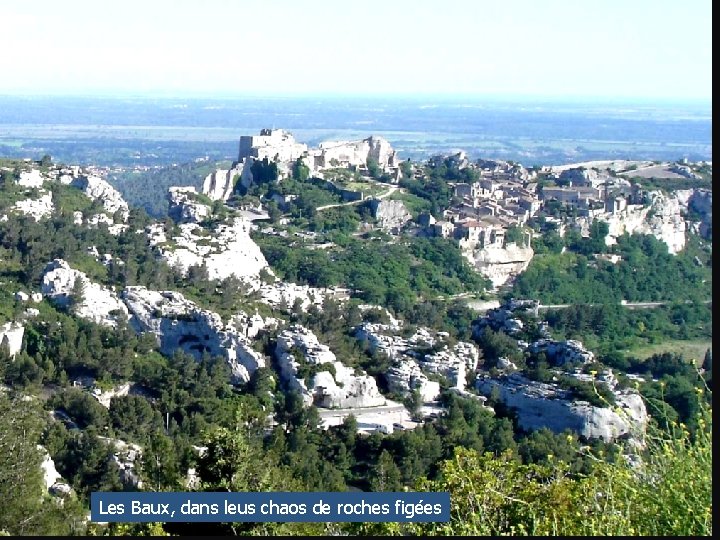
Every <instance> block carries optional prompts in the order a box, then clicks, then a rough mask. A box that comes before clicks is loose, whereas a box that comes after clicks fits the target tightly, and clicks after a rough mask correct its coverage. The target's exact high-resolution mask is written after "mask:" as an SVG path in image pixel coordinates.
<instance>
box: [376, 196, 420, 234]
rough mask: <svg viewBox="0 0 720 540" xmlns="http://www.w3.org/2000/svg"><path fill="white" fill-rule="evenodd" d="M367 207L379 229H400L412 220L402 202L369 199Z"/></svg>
mask: <svg viewBox="0 0 720 540" xmlns="http://www.w3.org/2000/svg"><path fill="white" fill-rule="evenodd" d="M368 205H369V207H370V211H371V212H372V215H373V217H374V218H375V219H376V220H377V223H378V227H380V228H381V229H387V230H392V229H400V228H402V226H403V225H405V224H406V223H407V222H408V221H410V220H411V219H412V214H410V212H408V209H407V208H405V203H403V202H402V201H391V200H387V199H384V200H380V199H371V200H370V201H369V203H368Z"/></svg>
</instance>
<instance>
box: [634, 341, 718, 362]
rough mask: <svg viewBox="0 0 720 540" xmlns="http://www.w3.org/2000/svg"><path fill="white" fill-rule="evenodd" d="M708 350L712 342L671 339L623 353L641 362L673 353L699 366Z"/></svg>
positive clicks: (640, 346)
mask: <svg viewBox="0 0 720 540" xmlns="http://www.w3.org/2000/svg"><path fill="white" fill-rule="evenodd" d="M708 349H712V340H703V339H699V340H682V339H673V340H668V341H663V342H662V343H649V344H646V345H638V346H637V347H633V348H631V349H627V350H626V351H623V352H625V353H627V354H628V355H630V356H635V357H636V358H640V359H643V360H644V359H646V358H650V357H651V356H652V355H654V354H662V353H674V354H679V355H681V356H682V357H683V358H685V359H686V360H690V359H691V358H692V359H694V360H695V361H696V362H697V365H700V364H702V362H703V359H704V358H705V351H707V350H708Z"/></svg>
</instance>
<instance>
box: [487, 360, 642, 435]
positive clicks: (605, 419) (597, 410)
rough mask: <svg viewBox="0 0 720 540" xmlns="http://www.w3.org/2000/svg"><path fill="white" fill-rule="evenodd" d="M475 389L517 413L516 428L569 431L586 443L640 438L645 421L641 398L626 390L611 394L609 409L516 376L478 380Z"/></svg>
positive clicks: (558, 389)
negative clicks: (495, 394)
mask: <svg viewBox="0 0 720 540" xmlns="http://www.w3.org/2000/svg"><path fill="white" fill-rule="evenodd" d="M477 388H478V390H479V391H480V392H481V393H483V394H485V395H486V396H489V395H490V394H491V392H493V389H497V390H496V391H497V392H499V396H500V400H501V401H502V402H503V403H505V405H507V406H509V407H511V408H512V409H514V410H515V411H516V412H517V418H518V423H519V426H520V427H521V428H522V429H525V430H528V431H531V430H536V429H541V428H548V429H550V430H552V431H554V432H556V433H562V432H563V431H565V430H566V429H570V430H573V431H576V432H577V433H578V434H580V435H582V436H583V437H585V438H587V439H603V440H604V441H612V440H614V439H616V438H618V437H620V436H622V435H626V434H629V435H630V436H632V437H641V436H642V433H643V432H644V429H645V425H646V424H647V419H648V416H647V411H646V409H645V404H644V402H643V400H642V398H641V397H640V396H639V395H638V394H637V393H635V392H631V391H627V390H619V391H618V390H615V391H614V394H615V400H616V403H617V407H615V408H610V407H596V406H593V405H590V404H589V403H587V402H584V401H575V400H572V399H571V397H570V396H569V393H568V392H567V391H565V390H562V389H561V388H559V387H558V386H557V385H554V384H545V383H540V382H536V381H532V380H530V379H528V378H526V377H524V376H523V375H521V374H519V373H513V374H511V375H506V376H502V377H500V378H498V379H490V378H485V379H480V380H478V382H477Z"/></svg>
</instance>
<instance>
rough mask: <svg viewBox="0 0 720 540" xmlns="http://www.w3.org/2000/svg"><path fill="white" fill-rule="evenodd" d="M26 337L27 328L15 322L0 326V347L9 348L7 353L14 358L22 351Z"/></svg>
mask: <svg viewBox="0 0 720 540" xmlns="http://www.w3.org/2000/svg"><path fill="white" fill-rule="evenodd" d="M24 335H25V327H24V326H23V325H22V324H20V323H18V322H14V321H10V322H6V323H5V324H3V325H0V347H2V348H5V347H7V349H6V350H7V351H8V353H9V354H10V357H11V358H12V357H13V356H15V355H16V354H17V353H19V352H20V351H21V350H22V343H23V336H24Z"/></svg>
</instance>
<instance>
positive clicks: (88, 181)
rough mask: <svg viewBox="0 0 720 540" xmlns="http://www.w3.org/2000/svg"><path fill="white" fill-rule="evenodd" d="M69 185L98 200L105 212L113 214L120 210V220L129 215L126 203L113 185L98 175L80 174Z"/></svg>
mask: <svg viewBox="0 0 720 540" xmlns="http://www.w3.org/2000/svg"><path fill="white" fill-rule="evenodd" d="M70 185H71V186H74V187H76V188H78V189H81V190H82V191H83V192H84V193H85V195H87V196H88V197H89V198H90V199H92V200H93V201H99V202H100V203H101V204H102V205H103V208H105V211H106V212H109V213H110V214H114V213H115V212H117V211H120V213H121V215H122V220H123V221H127V218H128V215H129V209H128V204H127V203H126V202H125V200H124V199H123V198H122V195H120V192H119V191H117V190H116V189H115V188H114V187H112V186H111V185H110V184H108V183H107V182H106V181H105V180H103V179H102V178H100V177H99V176H94V175H82V176H78V177H77V178H73V180H72V182H71V184H70Z"/></svg>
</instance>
